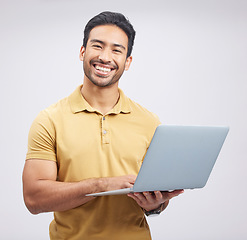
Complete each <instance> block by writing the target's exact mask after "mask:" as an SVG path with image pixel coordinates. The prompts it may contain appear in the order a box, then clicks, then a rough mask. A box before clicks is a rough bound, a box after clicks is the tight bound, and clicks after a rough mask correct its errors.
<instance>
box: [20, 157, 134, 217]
mask: <svg viewBox="0 0 247 240" xmlns="http://www.w3.org/2000/svg"><path fill="white" fill-rule="evenodd" d="M135 178H136V177H135V176H133V175H127V176H121V177H112V178H92V179H87V180H83V181H80V182H71V183H68V182H59V181H57V180H56V179H57V164H56V162H54V161H47V160H41V159H32V160H26V163H25V166H24V170H23V195H24V201H25V204H26V206H27V208H28V210H29V211H30V212H31V213H33V214H38V213H41V212H51V211H66V210H69V209H72V208H75V207H78V206H80V205H82V204H85V203H86V202H88V201H90V200H92V199H94V197H86V196H85V195H86V194H89V193H94V192H101V191H108V190H114V189H118V188H125V187H126V188H129V187H132V186H133V184H134V181H135Z"/></svg>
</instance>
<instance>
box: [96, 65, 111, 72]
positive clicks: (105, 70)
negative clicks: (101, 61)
mask: <svg viewBox="0 0 247 240" xmlns="http://www.w3.org/2000/svg"><path fill="white" fill-rule="evenodd" d="M95 68H96V69H97V70H100V71H102V72H110V71H111V69H110V68H105V67H100V66H98V65H96V66H95Z"/></svg>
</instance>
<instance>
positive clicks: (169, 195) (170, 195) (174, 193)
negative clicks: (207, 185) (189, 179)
mask: <svg viewBox="0 0 247 240" xmlns="http://www.w3.org/2000/svg"><path fill="white" fill-rule="evenodd" d="M183 192H184V190H174V191H172V192H166V193H165V195H166V198H167V199H168V200H170V199H172V198H174V197H177V196H178V195H180V194H182V193H183ZM164 197H165V196H164Z"/></svg>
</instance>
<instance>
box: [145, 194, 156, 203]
mask: <svg viewBox="0 0 247 240" xmlns="http://www.w3.org/2000/svg"><path fill="white" fill-rule="evenodd" d="M143 196H144V197H145V198H146V200H147V201H148V202H150V203H153V202H154V201H155V195H154V194H153V193H152V192H143Z"/></svg>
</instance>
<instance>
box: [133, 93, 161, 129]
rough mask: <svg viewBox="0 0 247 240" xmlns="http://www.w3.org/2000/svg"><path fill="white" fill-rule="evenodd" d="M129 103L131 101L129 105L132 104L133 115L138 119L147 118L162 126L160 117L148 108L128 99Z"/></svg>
mask: <svg viewBox="0 0 247 240" xmlns="http://www.w3.org/2000/svg"><path fill="white" fill-rule="evenodd" d="M128 101H129V104H130V107H131V113H132V114H133V115H135V116H136V117H138V116H139V117H142V118H145V119H149V120H150V121H152V122H154V123H156V124H158V125H159V124H160V120H159V117H158V116H157V115H156V114H155V113H153V112H151V111H149V110H148V109H147V108H145V107H143V106H142V105H140V104H139V103H137V102H135V101H133V100H131V99H130V98H128Z"/></svg>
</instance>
